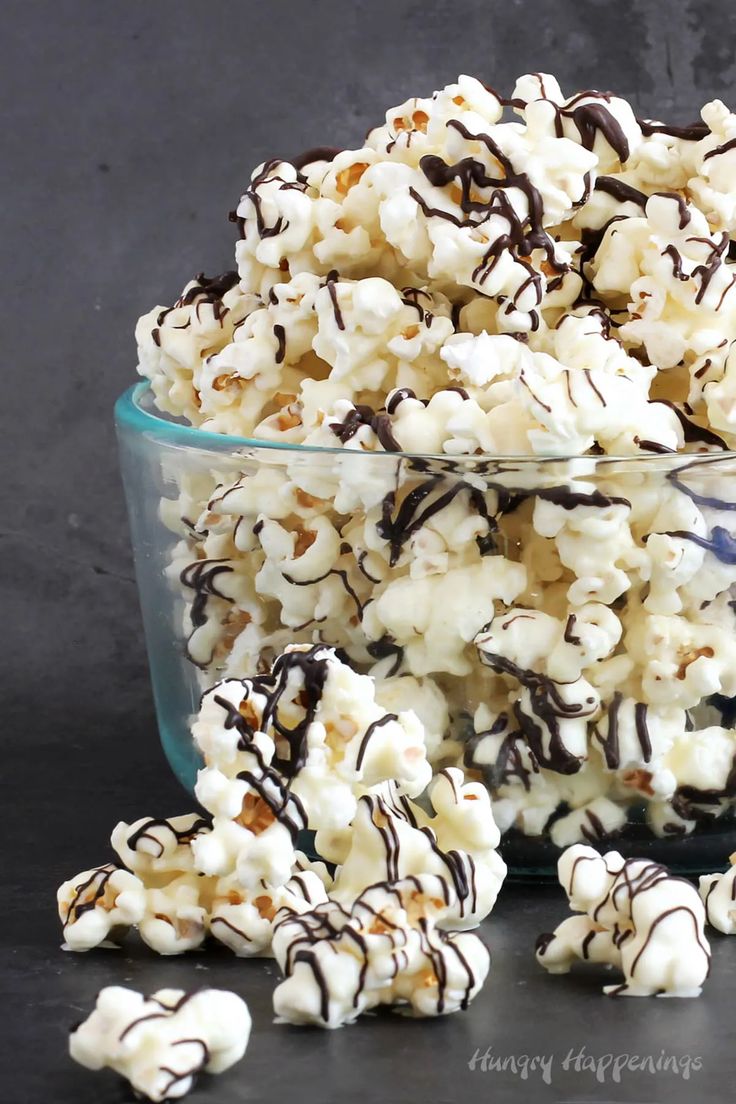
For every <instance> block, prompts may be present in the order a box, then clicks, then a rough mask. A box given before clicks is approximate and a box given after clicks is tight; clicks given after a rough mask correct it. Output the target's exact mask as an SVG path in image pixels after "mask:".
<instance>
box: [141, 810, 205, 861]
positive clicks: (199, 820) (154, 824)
mask: <svg viewBox="0 0 736 1104" xmlns="http://www.w3.org/2000/svg"><path fill="white" fill-rule="evenodd" d="M209 827H210V821H209V820H208V819H205V818H204V817H195V818H193V820H192V823H191V824H190V825H188V827H186V828H181V829H178V828H175V827H174V825H173V824H172V823H171V821H170V820H165V819H159V818H157V817H148V818H147V819H146V820H145V821H144V822H143V824H141V825H140V827H138V828H137V829H136V831H135V832H132V833H131V834H130V835H129V836H128V838H127V840H126V843H127V846H128V847H129V848H130V850H131V851H136V850H137V848H138V844H139V843H140V842H141V840H144V839H145V840H148V841H149V842H150V843H154V844H156V845H157V846H158V848H159V853H158V855H157V856H155V857H156V858H160V857H161V855H163V853H164V845H163V843H162V842H161V840H160V839H158V838H157V837H156V836H155V835H153V834H152V830H153V829H154V828H163V829H164V830H165V831H167V832H170V833H171V835H172V836H173V837H174V839H175V840H176V843H177V845H178V844H182V843H191V841H192V840H193V839H194V838H195V836H196V835H197V834H198V833H199V832H201V831H202V830H203V829H204V828H209Z"/></svg>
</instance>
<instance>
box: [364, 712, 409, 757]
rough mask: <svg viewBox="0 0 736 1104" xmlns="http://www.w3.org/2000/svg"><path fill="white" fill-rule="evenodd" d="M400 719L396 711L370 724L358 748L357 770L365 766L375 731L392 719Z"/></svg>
mask: <svg viewBox="0 0 736 1104" xmlns="http://www.w3.org/2000/svg"><path fill="white" fill-rule="evenodd" d="M398 719H399V718H398V716H397V715H396V713H387V714H386V715H385V716H384V717H379V718H378V720H377V721H373V723H372V724H369V725H368V727H367V729H366V730H365V733H364V734H363V738H362V740H361V741H360V747H359V748H358V755H357V758H356V760H355V769H356V770H360V768H361V767H362V766H363V759H364V758H365V753H366V752H367V750H368V745H369V743H370V742H371V737H372V736H373V733H374V732H375V731H376V729H377V728H382V727H383V725H387V724H390V723H391V722H392V721H398Z"/></svg>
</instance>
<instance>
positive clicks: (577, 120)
mask: <svg viewBox="0 0 736 1104" xmlns="http://www.w3.org/2000/svg"><path fill="white" fill-rule="evenodd" d="M591 97H595V99H596V100H597V101H598V102H597V103H580V102H579V101H580V100H584V99H588V98H591ZM612 98H613V93H612V92H596V91H594V90H592V89H589V90H588V91H586V92H579V93H578V94H577V95H576V96H574V97H573V98H572V99H570V100H568V101H567V103H566V104H565V106H564V107H560V106H557V105H555V109H556V110H555V116H556V117H555V130H556V133H557V137H558V138H562V137H563V134H564V128H563V124H562V119H563V118H566V119H571V120H572V122H573V123H574V124H575V127H576V128H577V131H578V134H579V135H580V142H581V144H582V146H583V148H584V149H588V150H592V149H593V146H594V145H595V140H596V138H597V136H598V134H599V133H600V134H602V135H603V137H604V138H605V140H606V141H607V142H608V144H609V146H610V147H611V149H612V150H613V152H614V153H615V154H616V156H617V157H618V159H619V161H621V162H625V161H628V159H629V152H630V150H629V140H628V138H627V137H626V134H625V133H624V130H623V127H622V126H621V124H620V123H619V121H618V120H617V119H616V117H615V116H614V115H613V113H612V112H611V111H610V110H609V109H608V108H607V107H606V106H605V105H606V103H607V102H609V101H610V100H611V99H612Z"/></svg>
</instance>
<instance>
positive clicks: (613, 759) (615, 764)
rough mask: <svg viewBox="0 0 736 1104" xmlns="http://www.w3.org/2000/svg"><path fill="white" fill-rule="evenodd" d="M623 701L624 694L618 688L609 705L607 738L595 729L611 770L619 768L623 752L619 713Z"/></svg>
mask: <svg viewBox="0 0 736 1104" xmlns="http://www.w3.org/2000/svg"><path fill="white" fill-rule="evenodd" d="M622 701H623V694H622V693H621V692H620V691H619V690H617V691H616V693H615V694H614V695H613V698H612V699H611V704H610V705H609V707H608V732H607V734H606V736H605V739H604V737H603V736H601V734H600V732H599V731H598V729H596V730H595V735H596V737H597V738H598V741H599V743H600V745H601V747H602V749H603V754H604V756H605V759H606V766H607V767H608V769H609V770H618V768H619V766H620V765H621V752H620V748H619V740H618V714H619V710H620V708H621V702H622Z"/></svg>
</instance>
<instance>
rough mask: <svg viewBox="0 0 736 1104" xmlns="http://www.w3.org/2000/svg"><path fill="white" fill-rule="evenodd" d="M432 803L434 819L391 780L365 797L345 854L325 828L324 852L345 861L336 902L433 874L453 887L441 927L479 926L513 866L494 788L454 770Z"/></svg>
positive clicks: (435, 789)
mask: <svg viewBox="0 0 736 1104" xmlns="http://www.w3.org/2000/svg"><path fill="white" fill-rule="evenodd" d="M429 800H430V802H431V805H432V809H433V811H434V815H433V816H428V815H427V814H426V813H425V812H424V811H423V810H422V809H421V808H420V807H419V806H418V805H415V804H414V803H413V802H411V801H408V800H407V799H406V797H403V796H402V795H400V794H398V793H397V792H396V789H395V787H393V786H390V785H389V786H387V787H385V788H384V790H383V792H382V793H379V794H375V795H366V796H365V797H362V798H361V799H360V801H359V803H358V810H357V812H356V815H355V819H354V820H353V823H352V825H351V830H350V836H349V840H348V849H347V852H346V853H345V854H344V855H341V854H340V852H339V845H340V840H339V839H338V840H335V839H334V838H330V837H329V835H328V834H327V833H323V832H318V833H317V837H316V846H317V849H318V850H319V851H320V852H321V853H322V854H324V855H325V856H326V857H328V858H334V859H336V860H337V861H339V862H341V865H340V866H339V867H338V869H337V871H336V873H335V881H334V885H333V887H332V890H331V895H332V896H333V897H334V898H335V900H338V901H341V902H350V901H353V900H354V899H355V898H356V897H357V896H358V895H359V894H360V893H361V892H362V891H363V890H364V889H366V888H367V887H368V886H370V885H372V884H374V883H377V882H384V881H389V882H393V881H396V880H397V879H403V878H410V877H413V876H421V875H423V874H428V873H431V874H433V875H436V876H437V877H438V878H440V879H441V880H442V883H443V885H444V886H445V894H444V895H445V897H446V899H447V903H446V906H445V908H444V909H443V910H441V912H440V913H439V914H438V916H437V923H438V924H439V925H440V926H441V927H443V928H447V927H453V928H472V927H476V926H477V925H478V924H479V923H480V921H481V920H483V919H484V917H485V916H487V915H488V913H489V912H490V911H491V909H492V908H493V905H494V904H495V901H496V897H497V895H498V892H499V890H500V888H501V885H502V883H503V880H504V878H505V876H506V864H505V863H504V862H503V860H502V859H501V857H500V855H499V854H498V852H497V851H496V847H497V846H498V842H499V831H498V828H497V827H496V824H495V821H494V819H493V813H492V810H491V804H490V799H489V797H488V793H487V791H486V790H485V788H484V787H483V786H481V785H480V784H479V783H477V782H468V783H465V782H464V781H463V774H462V771H460V770H458V769H457V768H448V769H446V770H444V771H442V772H441V773H440V774H439V775H437V778H436V780H435V782H434V784H433V786H432V788H431V790H430V793H429Z"/></svg>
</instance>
